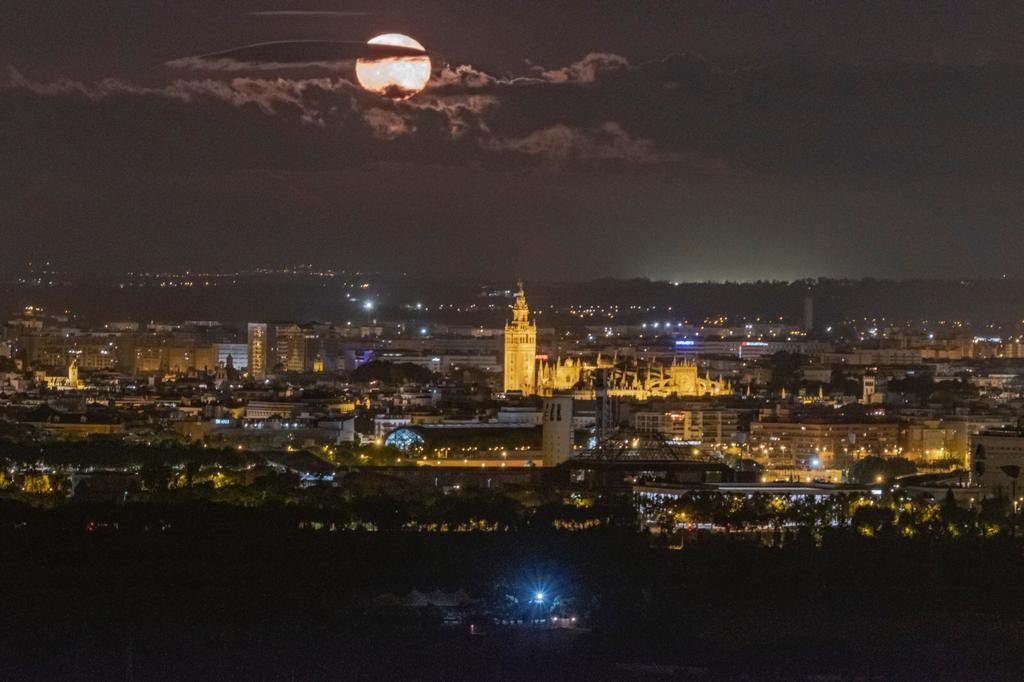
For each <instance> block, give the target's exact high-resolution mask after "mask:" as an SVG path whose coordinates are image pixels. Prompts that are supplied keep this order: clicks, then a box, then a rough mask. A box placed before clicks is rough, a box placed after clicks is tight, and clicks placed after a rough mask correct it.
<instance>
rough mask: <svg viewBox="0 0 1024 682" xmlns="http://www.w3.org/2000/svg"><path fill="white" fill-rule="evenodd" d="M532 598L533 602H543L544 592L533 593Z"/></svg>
mask: <svg viewBox="0 0 1024 682" xmlns="http://www.w3.org/2000/svg"><path fill="white" fill-rule="evenodd" d="M533 600H534V601H535V602H537V603H538V604H541V603H543V602H544V593H543V592H538V593H536V594H535V595H533Z"/></svg>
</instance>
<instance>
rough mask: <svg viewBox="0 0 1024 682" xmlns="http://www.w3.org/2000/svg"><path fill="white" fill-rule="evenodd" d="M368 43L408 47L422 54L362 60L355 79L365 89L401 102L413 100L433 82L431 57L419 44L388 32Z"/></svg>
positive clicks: (403, 36) (357, 64)
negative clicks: (410, 98) (414, 96)
mask: <svg viewBox="0 0 1024 682" xmlns="http://www.w3.org/2000/svg"><path fill="white" fill-rule="evenodd" d="M368 44H369V45H392V46H395V47H407V48H411V49H414V50H418V51H420V52H422V53H423V55H422V56H418V55H409V56H407V57H384V58H382V59H367V58H361V59H359V60H358V61H357V62H356V78H357V79H358V80H359V84H360V85H361V86H363V88H365V89H366V90H369V91H370V92H376V93H377V94H378V95H383V96H385V97H390V98H391V99H399V100H400V99H408V98H409V97H412V96H413V95H415V94H416V93H417V92H420V91H421V90H423V88H425V87H426V86H427V81H429V80H430V68H431V65H430V57H428V56H427V54H426V52H427V51H426V49H425V48H424V47H423V46H422V45H421V44H420V43H419V42H418V41H416V40H415V39H413V38H410V37H409V36H406V35H402V34H401V33H385V34H384V35H380V36H377V37H376V38H371V39H370V40H369V41H368Z"/></svg>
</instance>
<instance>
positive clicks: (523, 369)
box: [505, 282, 537, 395]
mask: <svg viewBox="0 0 1024 682" xmlns="http://www.w3.org/2000/svg"><path fill="white" fill-rule="evenodd" d="M536 366H537V325H535V324H533V323H532V322H530V309H529V308H528V307H527V306H526V293H525V292H524V291H523V283H522V282H520V283H519V291H518V292H517V293H516V300H515V303H514V304H513V305H512V321H511V322H509V323H508V324H506V325H505V392H506V393H507V392H508V391H521V392H522V393H523V395H532V394H533V393H534V389H535V386H536Z"/></svg>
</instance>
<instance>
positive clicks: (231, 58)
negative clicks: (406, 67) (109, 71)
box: [166, 40, 426, 71]
mask: <svg viewBox="0 0 1024 682" xmlns="http://www.w3.org/2000/svg"><path fill="white" fill-rule="evenodd" d="M424 54H426V53H425V52H424V51H423V50H416V49H413V48H409V47H403V46H400V45H371V44H368V43H365V42H354V41H328V40H283V41H275V42H268V43H256V44H253V45H244V46H242V47H234V48H230V49H227V50H221V51H219V52H211V53H209V54H203V55H195V56H191V57H181V58H179V59H174V60H172V61H169V62H167V63H166V66H168V67H171V68H176V69H191V70H197V71H199V70H205V71H218V70H224V71H237V70H242V69H252V70H260V69H273V68H281V67H300V66H326V67H334V66H337V65H343V64H349V63H353V62H355V60H357V59H387V58H401V57H415V56H422V55H424Z"/></svg>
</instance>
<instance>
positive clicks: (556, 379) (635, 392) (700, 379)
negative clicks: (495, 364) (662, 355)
mask: <svg viewBox="0 0 1024 682" xmlns="http://www.w3.org/2000/svg"><path fill="white" fill-rule="evenodd" d="M599 370H606V371H607V379H606V386H607V393H608V396H609V397H613V398H633V399H635V400H648V399H650V398H670V397H685V396H704V395H725V394H727V393H730V392H731V390H732V389H731V387H730V386H729V384H728V382H726V381H721V380H718V379H712V378H711V377H710V376H707V375H706V376H701V375H700V372H699V371H698V369H697V366H696V365H694V364H690V363H688V362H682V363H680V362H673V363H672V364H670V365H662V364H658V363H649V364H647V365H638V364H635V363H628V362H619V361H618V360H617V359H615V358H612V359H611V360H605V359H602V357H601V356H600V355H598V356H597V360H596V361H588V360H584V359H580V358H567V359H565V360H562V359H556V360H555V361H554V362H553V363H548V362H546V361H542V362H541V363H540V364H539V365H538V367H537V370H536V372H537V384H536V389H535V392H536V393H538V394H540V395H544V396H549V395H552V394H553V393H554V392H555V391H573V392H574V393H575V395H576V397H577V398H581V399H587V400H589V399H593V398H594V397H595V391H594V379H595V374H596V373H597V372H598V371H599Z"/></svg>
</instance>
